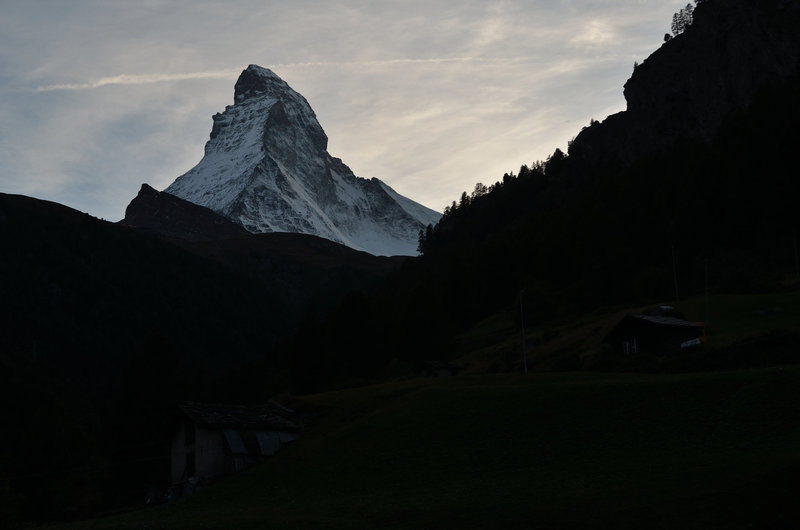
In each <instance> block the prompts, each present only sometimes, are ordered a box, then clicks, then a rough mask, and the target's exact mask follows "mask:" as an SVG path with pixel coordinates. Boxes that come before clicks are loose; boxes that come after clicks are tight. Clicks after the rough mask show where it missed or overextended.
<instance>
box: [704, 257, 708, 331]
mask: <svg viewBox="0 0 800 530" xmlns="http://www.w3.org/2000/svg"><path fill="white" fill-rule="evenodd" d="M705 265H706V271H705V272H706V273H705V284H706V289H705V291H706V321H705V323H704V329H703V333H704V334H705V335H706V336H708V330H709V328H710V326H709V324H708V258H706V263H705Z"/></svg>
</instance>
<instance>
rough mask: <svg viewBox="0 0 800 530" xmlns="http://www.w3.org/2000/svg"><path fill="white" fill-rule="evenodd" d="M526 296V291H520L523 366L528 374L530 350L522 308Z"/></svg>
mask: <svg viewBox="0 0 800 530" xmlns="http://www.w3.org/2000/svg"><path fill="white" fill-rule="evenodd" d="M524 294H525V289H521V290H520V291H519V320H520V322H521V323H522V366H523V367H524V368H525V373H526V374H527V373H528V349H527V347H526V345H525V310H524V309H523V307H522V296H523V295H524Z"/></svg>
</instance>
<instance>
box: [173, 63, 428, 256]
mask: <svg viewBox="0 0 800 530" xmlns="http://www.w3.org/2000/svg"><path fill="white" fill-rule="evenodd" d="M327 143H328V138H327V135H326V134H325V132H324V131H323V129H322V127H321V126H320V125H319V122H318V121H317V118H316V115H315V114H314V111H313V110H312V109H311V107H310V105H309V104H308V101H306V99H305V98H304V97H303V96H302V95H300V94H298V93H297V92H295V91H294V90H292V89H291V87H289V85H288V84H287V83H286V82H285V81H283V80H282V79H281V78H280V77H278V76H277V75H276V74H275V73H274V72H272V71H271V70H269V69H267V68H263V67H260V66H257V65H250V66H248V67H247V69H245V70H244V71H243V72H242V74H241V75H240V76H239V79H238V80H237V81H236V85H235V87H234V104H233V105H229V106H227V107H226V108H225V111H224V112H222V113H217V114H215V115H214V117H213V127H212V130H211V134H210V136H209V140H208V142H207V143H206V146H205V156H204V157H203V159H202V160H201V161H200V162H199V163H198V164H197V166H195V167H194V168H192V169H191V170H189V171H188V172H187V173H185V174H183V175H181V176H179V177H178V178H177V179H176V180H175V181H174V182H173V183H172V184H171V185H169V186H168V187H167V188H166V189H165V190H164V191H165V192H167V193H169V194H172V195H175V196H177V197H180V198H182V199H184V200H188V201H190V202H193V203H195V204H198V205H201V206H205V207H208V208H210V209H212V210H214V211H215V212H217V213H219V214H221V215H223V216H225V217H227V218H228V219H230V220H232V221H234V222H236V223H238V224H240V225H242V226H243V227H244V228H245V229H247V230H248V231H250V232H254V233H262V232H298V233H307V234H313V235H318V236H321V237H325V238H327V239H331V240H333V241H336V242H339V243H343V244H345V245H347V246H349V247H351V248H355V249H357V250H365V251H367V252H370V253H372V254H376V255H416V253H417V243H418V234H419V231H420V230H421V229H424V228H425V227H426V226H427V225H428V224H435V223H436V222H437V221H438V219H439V218H440V214H439V213H438V212H435V211H433V210H431V209H430V208H427V207H425V206H422V205H420V204H418V203H415V202H414V201H411V200H410V199H408V198H406V197H403V196H401V195H400V194H398V193H397V192H396V191H394V190H393V189H392V188H391V187H390V186H388V185H387V184H386V183H384V182H382V181H380V180H379V179H377V178H372V179H364V178H360V177H356V176H355V175H354V174H353V172H352V171H351V170H350V168H349V167H347V165H346V164H344V162H342V161H341V159H338V158H334V157H332V156H331V155H330V154H329V153H328V152H327V150H326V149H327Z"/></svg>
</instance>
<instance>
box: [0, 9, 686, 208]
mask: <svg viewBox="0 0 800 530" xmlns="http://www.w3.org/2000/svg"><path fill="white" fill-rule="evenodd" d="M685 2H686V0H677V1H676V0H602V1H601V0H567V1H561V2H556V1H543V0H528V1H511V0H509V1H474V0H461V1H459V2H455V1H443V0H403V1H402V2H401V1H374V0H373V1H367V0H340V1H336V0H327V1H320V0H292V1H275V0H272V1H264V0H261V1H256V0H236V1H226V2H222V1H203V0H135V1H128V0H113V1H110V0H0V7H2V9H1V10H0V13H2V14H1V15H0V192H4V193H18V194H23V195H29V196H33V197H37V198H40V199H47V200H52V201H56V202H60V203H62V204H66V205H67V206H71V207H73V208H76V209H78V210H80V211H83V212H88V213H90V214H91V215H94V216H96V217H101V218H105V219H107V220H111V221H117V220H119V219H121V218H122V217H123V216H124V213H125V207H126V206H127V204H128V203H129V202H130V201H131V199H133V197H135V196H136V193H137V192H138V190H139V187H140V185H141V184H142V183H143V182H147V183H149V184H150V185H152V186H153V187H155V188H156V189H164V188H165V187H166V186H168V185H169V184H170V183H171V182H172V181H173V180H175V178H176V177H178V176H179V175H181V174H183V173H185V172H186V171H188V170H189V169H191V168H192V167H193V166H194V165H195V164H197V163H198V162H199V161H200V159H201V158H202V155H203V147H204V145H205V142H206V141H207V140H208V135H209V133H210V132H211V125H212V121H211V116H212V115H213V114H214V113H216V112H221V111H222V110H224V108H225V106H226V105H230V104H232V103H233V85H234V83H235V81H236V78H237V77H238V74H239V73H240V72H241V71H242V70H243V69H244V68H246V67H247V65H248V64H251V63H252V64H259V65H261V66H265V67H268V68H270V69H272V70H273V71H274V72H275V73H276V74H278V75H279V76H281V77H282V78H283V79H284V80H285V81H286V82H287V83H289V85H290V86H291V87H292V88H294V89H295V90H296V91H298V92H299V93H301V94H302V95H303V96H305V98H306V99H307V100H308V102H309V103H310V105H311V107H312V108H313V109H314V111H315V112H316V114H317V118H318V119H319V122H320V124H321V125H322V128H323V129H324V130H325V132H326V133H327V135H328V138H329V142H328V151H329V152H330V153H331V155H333V156H335V157H339V158H341V159H342V160H343V161H344V163H345V164H347V165H348V166H350V168H351V169H352V170H353V172H354V173H355V174H356V175H358V176H360V177H366V178H370V177H378V178H380V179H382V180H383V181H385V182H386V183H388V184H389V185H390V186H392V187H393V188H394V189H395V190H397V191H398V192H399V193H401V194H403V195H406V196H407V197H410V198H411V199H414V200H416V201H418V202H421V203H422V204H425V205H426V206H429V207H431V208H433V209H435V210H439V211H441V210H442V209H443V208H444V206H446V205H447V204H449V203H450V202H451V201H453V200H455V199H458V196H459V195H460V194H461V192H462V191H465V190H466V191H471V190H472V189H473V187H474V185H475V183H476V182H483V183H484V184H487V185H488V184H491V183H493V182H495V181H497V180H499V179H500V178H501V177H502V175H503V173H505V172H510V171H513V172H515V173H516V172H517V171H518V169H519V167H520V166H521V165H522V164H531V163H532V162H534V161H536V160H541V159H544V158H546V157H547V155H548V154H550V153H552V152H553V150H554V149H555V148H556V147H560V148H561V149H563V150H565V149H566V147H567V142H568V141H569V140H570V139H571V138H573V137H574V136H575V135H576V134H577V133H578V132H579V131H580V129H581V127H583V126H585V125H588V123H589V120H590V119H597V120H602V119H604V118H605V117H606V116H607V115H609V114H611V113H614V112H617V111H620V110H623V109H624V108H625V100H624V98H623V95H622V86H623V84H624V83H625V81H626V80H627V79H628V77H629V76H630V74H631V71H632V69H633V63H634V61H639V62H641V61H642V60H643V59H645V58H646V57H647V56H648V55H649V54H650V53H652V52H653V51H655V50H656V49H657V48H658V47H659V46H660V45H661V43H662V41H663V36H664V33H666V32H668V31H669V27H670V23H671V21H672V14H673V13H674V12H676V11H678V10H679V9H680V8H681V7H682V6H683V4H684V3H685Z"/></svg>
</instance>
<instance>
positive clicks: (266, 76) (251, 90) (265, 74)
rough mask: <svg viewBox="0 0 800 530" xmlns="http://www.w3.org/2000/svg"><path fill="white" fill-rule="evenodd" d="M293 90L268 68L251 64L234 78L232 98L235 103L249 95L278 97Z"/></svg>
mask: <svg viewBox="0 0 800 530" xmlns="http://www.w3.org/2000/svg"><path fill="white" fill-rule="evenodd" d="M290 91H291V92H294V91H293V90H292V89H291V88H290V87H289V85H288V84H287V83H286V81H284V80H283V79H281V78H280V77H278V76H277V74H275V72H273V71H272V70H270V69H269V68H264V67H263V66H258V65H257V64H251V65H250V66H248V67H247V68H246V69H245V70H244V71H243V72H242V73H241V74H240V75H239V79H237V80H236V85H235V86H234V89H233V100H234V101H235V102H236V103H239V102H241V101H244V100H245V99H247V98H250V97H259V96H262V95H268V96H273V97H280V96H281V95H282V94H284V93H286V92H290Z"/></svg>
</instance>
